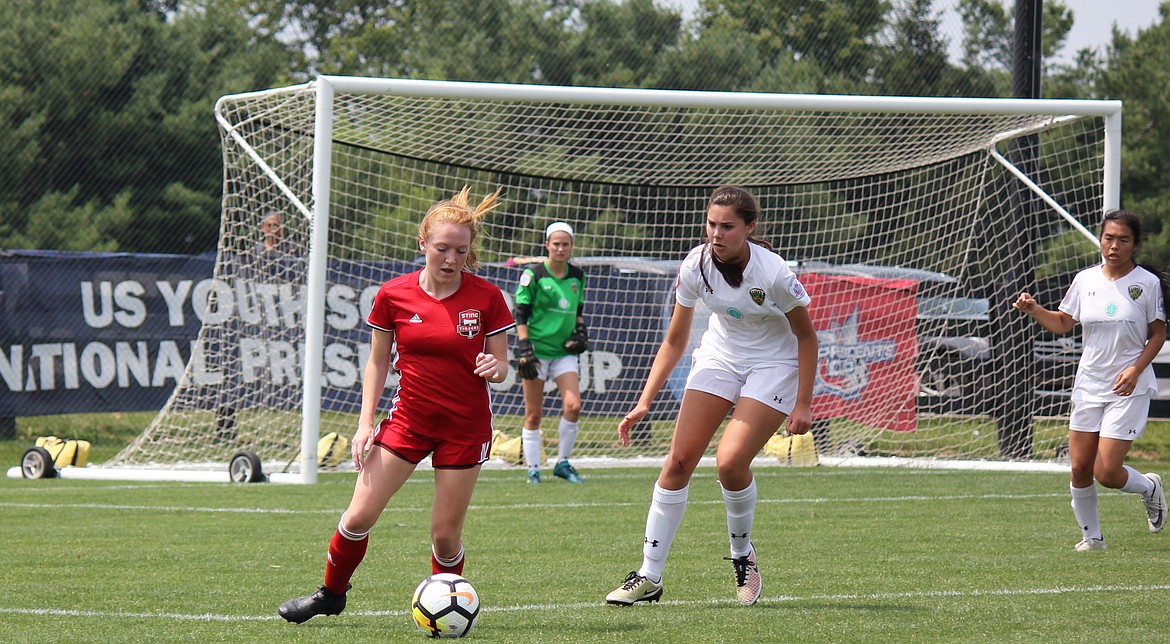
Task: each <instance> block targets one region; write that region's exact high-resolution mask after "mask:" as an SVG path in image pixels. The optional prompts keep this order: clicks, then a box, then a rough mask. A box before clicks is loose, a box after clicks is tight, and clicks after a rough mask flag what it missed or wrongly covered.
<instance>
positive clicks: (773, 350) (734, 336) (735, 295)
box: [675, 243, 811, 365]
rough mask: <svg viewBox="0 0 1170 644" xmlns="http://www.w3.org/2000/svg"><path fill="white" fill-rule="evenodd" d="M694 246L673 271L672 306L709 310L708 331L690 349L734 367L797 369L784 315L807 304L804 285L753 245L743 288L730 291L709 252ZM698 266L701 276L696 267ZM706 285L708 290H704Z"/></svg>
mask: <svg viewBox="0 0 1170 644" xmlns="http://www.w3.org/2000/svg"><path fill="white" fill-rule="evenodd" d="M704 248H705V245H703V246H696V247H695V248H692V249H691V252H690V253H688V254H687V257H686V259H684V260H683V263H682V265H680V266H679V269H678V279H677V280H676V281H675V301H677V302H678V303H679V304H680V305H682V306H685V307H687V308H694V307H695V304H696V303H697V302H698V301H699V300H702V301H703V304H705V305H706V306H707V308H709V309H710V310H711V319H710V321H709V323H708V325H707V332H706V333H704V334H703V339H702V340H701V341H700V343H699V348H698V349H696V350H695V354H694V355H695V356H696V357H698V356H700V355H703V354H707V355H712V356H715V357H720V358H724V359H726V360H730V361H732V362H733V363H734V364H741V365H743V364H761V363H773V364H791V365H796V364H797V348H796V347H797V344H796V336H795V335H793V333H792V328H791V327H790V326H789V325H788V318H787V317H785V316H784V314H785V313H787V312H788V311H791V310H792V309H793V308H794V307H797V306H806V307H807V306H808V305H809V302H811V300H810V298H809V296H808V292H806V291H805V290H804V285H803V284H801V283H800V280H799V279H798V278H797V277H796V274H795V273H793V272H792V269H790V268H788V264H786V263H785V262H784V259H783V258H781V257H780V256H779V255H777V254H776V253H773V252H771V251H769V250H768V249H766V248H764V247H763V246H759V245H757V244H754V243H749V244H748V249H749V252H750V253H751V257H750V258H749V259H748V263H747V266H745V267H744V270H743V283H742V284H740V286H739V288H732V287H731V285H730V284H728V283H727V280H725V279H724V278H723V275H722V274H720V273H719V269H717V268H715V263H714V260H713V259H712V257H711V252H710V250H706V251H704ZM700 261H701V262H702V264H703V272H705V273H706V275H707V281H706V282H704V281H703V275H702V274H701V273H700V272H699V262H700ZM708 285H710V288H708Z"/></svg>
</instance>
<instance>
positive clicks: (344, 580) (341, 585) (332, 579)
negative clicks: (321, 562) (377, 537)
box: [325, 532, 370, 595]
mask: <svg viewBox="0 0 1170 644" xmlns="http://www.w3.org/2000/svg"><path fill="white" fill-rule="evenodd" d="M369 543H370V537H369V535H366V536H364V537H362V538H361V539H360V540H359V541H352V540H350V539H346V538H345V537H344V536H342V534H341V532H334V533H333V540H332V541H330V542H329V556H328V557H326V559H325V587H326V588H328V589H329V591H330V592H332V593H335V594H338V595H340V594H341V593H344V592H345V591H346V589H347V588H348V587H349V578H350V577H353V571H354V570H357V567H358V564H360V563H361V562H362V559H363V558H365V556H366V546H367V545H369Z"/></svg>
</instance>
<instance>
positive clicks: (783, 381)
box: [687, 352, 800, 414]
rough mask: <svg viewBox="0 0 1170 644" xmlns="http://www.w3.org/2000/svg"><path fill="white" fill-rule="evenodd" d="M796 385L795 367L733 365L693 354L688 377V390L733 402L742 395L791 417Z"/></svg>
mask: <svg viewBox="0 0 1170 644" xmlns="http://www.w3.org/2000/svg"><path fill="white" fill-rule="evenodd" d="M696 353H697V352H696ZM799 382H800V379H799V370H798V369H797V367H796V366H795V365H787V364H777V363H774V362H772V363H765V364H755V365H733V364H731V363H729V362H727V361H726V360H721V359H719V358H715V357H712V356H704V355H696V356H694V362H693V364H692V365H691V373H690V375H688V376H687V389H694V390H695V391H702V392H706V393H709V394H713V395H715V396H719V397H720V398H723V399H725V400H730V401H731V402H733V403H734V402H738V401H739V398H740V396H743V397H744V398H751V399H752V400H758V401H760V402H762V403H764V404H765V405H767V406H769V407H771V408H772V409H775V410H777V411H779V412H782V413H784V414H791V413H792V409H793V408H794V407H796V390H797V388H798V385H799Z"/></svg>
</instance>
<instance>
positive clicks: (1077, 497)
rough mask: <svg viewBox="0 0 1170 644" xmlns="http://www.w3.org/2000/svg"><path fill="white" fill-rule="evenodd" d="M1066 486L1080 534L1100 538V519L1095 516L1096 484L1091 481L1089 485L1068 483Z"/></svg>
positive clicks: (1089, 537)
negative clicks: (1077, 485) (1075, 485)
mask: <svg viewBox="0 0 1170 644" xmlns="http://www.w3.org/2000/svg"><path fill="white" fill-rule="evenodd" d="M1068 488H1069V491H1070V492H1072V509H1073V516H1075V517H1076V518H1077V525H1079V526H1080V527H1081V534H1083V535H1084V538H1086V539H1100V538H1101V520H1100V518H1099V517H1098V516H1097V484H1096V483H1093V484H1092V485H1090V486H1089V487H1073V486H1072V484H1071V483H1070V484H1069V486H1068Z"/></svg>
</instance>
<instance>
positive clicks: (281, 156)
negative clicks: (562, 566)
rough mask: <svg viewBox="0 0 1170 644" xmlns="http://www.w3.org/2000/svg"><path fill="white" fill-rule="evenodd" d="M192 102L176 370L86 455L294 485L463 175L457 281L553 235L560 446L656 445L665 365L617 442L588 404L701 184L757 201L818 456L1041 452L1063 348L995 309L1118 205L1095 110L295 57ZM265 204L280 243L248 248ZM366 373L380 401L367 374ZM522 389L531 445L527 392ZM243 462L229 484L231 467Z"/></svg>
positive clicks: (693, 224) (1110, 151) (1064, 380)
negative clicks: (479, 211) (128, 438)
mask: <svg viewBox="0 0 1170 644" xmlns="http://www.w3.org/2000/svg"><path fill="white" fill-rule="evenodd" d="M215 117H216V118H217V119H218V122H219V125H220V132H221V134H222V139H223V150H224V168H225V171H224V200H223V218H222V224H221V232H220V244H219V250H218V261H217V264H216V268H215V273H214V279H212V280H208V281H207V282H205V283H202V284H200V285H198V286H197V287H196V289H195V290H196V292H193V293H192V297H193V298H194V300H195V301H196V302H198V303H205V304H206V313H205V315H204V326H203V328H202V330H201V332H200V334H199V338H198V340H197V342H196V349H195V351H194V355H193V357H192V359H191V361H190V364H189V365H188V367H187V371H186V375H185V377H184V379H183V382H182V383H181V384H180V385H179V386H178V387H177V388H176V390H175V392H174V394H173V396H172V397H171V398H170V400H169V402H168V403H167V404H166V406H165V408H164V409H162V410H161V412H160V413H159V415H158V416H157V418H156V419H155V420H154V421H153V422H152V423H151V424H150V426H149V427H148V428H146V429H145V431H144V432H143V433H142V435H141V436H140V437H139V438H138V439H137V440H136V441H134V443H133V444H131V445H129V446H128V447H127V448H126V449H124V450H123V451H122V452H121V453H120V454H118V455H117V457H116V458H114V459H113V460H112V461H111V462H109V463H107V464H105V466H104V467H106V468H110V469H143V470H152V471H154V470H165V471H168V472H169V473H170V474H169V475H168V476H173V475H175V474H176V473H181V472H189V471H195V470H200V469H211V470H215V471H218V472H219V473H220V476H222V473H223V471H224V470H225V469H226V468H227V463H228V462H229V460H231V458H232V456H233V455H234V454H240V453H246V454H248V455H252V456H255V457H257V458H258V459H259V460H258V461H257V463H256V465H258V466H260V467H262V468H263V471H264V472H265V473H268V474H270V475H272V476H274V477H280V476H284V477H287V478H288V480H293V481H300V482H305V483H312V482H314V481H315V480H316V478H317V472H318V470H319V469H321V468H327V467H333V466H334V464H336V463H337V459H332V460H324V464H322V460H321V459H319V457H320V454H319V453H318V448H319V445H321V441H320V439H321V438H322V437H324V436H327V435H329V434H337V435H340V436H344V437H349V436H352V434H353V431H354V429H355V428H356V422H357V412H358V406H359V400H360V396H361V374H362V369H363V366H364V363H365V360H366V352H367V349H366V347H367V343H368V331H367V329H366V327H365V324H364V321H365V317H366V315H367V313H368V311H369V307H370V303H371V300H372V296H373V294H374V292H375V291H376V289H377V288H378V286H379V285H380V284H381V283H382V282H383V281H385V280H387V279H389V278H391V277H393V276H396V275H400V274H402V273H403V272H405V271H412V270H416V269H417V268H419V267H420V266H421V264H420V263H419V249H418V244H417V239H416V238H417V230H418V223H419V221H420V219H421V217H422V215H423V213H424V212H425V210H426V208H427V207H428V206H429V205H430V204H432V203H433V202H435V201H437V200H439V199H442V198H446V197H449V196H451V195H452V194H454V193H455V192H457V191H458V190H459V189H460V188H462V187H463V186H464V185H470V186H471V187H472V190H473V194H475V195H482V194H485V193H487V192H490V191H493V190H495V189H496V188H502V189H503V207H502V208H501V209H499V210H498V211H497V212H496V213H494V214H493V215H492V216H491V217H490V221H489V222H488V223H489V226H488V239H487V240H486V241H485V244H484V252H483V253H482V255H481V259H483V260H485V265H484V267H483V268H482V270H481V274H482V275H484V276H485V277H486V278H488V279H489V280H492V281H493V282H495V283H497V284H498V285H499V286H500V288H501V289H502V290H503V291H504V293H505V294H506V295H507V296H508V297H509V300H510V298H511V293H512V292H513V290H514V288H515V283H516V280H517V279H518V277H519V274H520V268H519V265H520V264H522V263H523V262H524V261H526V260H525V259H524V258H532V257H536V258H538V259H539V257H540V256H542V254H543V252H544V251H543V247H542V231H543V230H544V228H545V226H546V225H547V224H549V223H550V222H553V221H566V222H568V223H570V224H571V225H572V226H573V227H574V229H575V230H576V248H575V251H574V255H575V258H576V260H575V261H577V262H578V263H579V264H580V265H581V266H582V267H583V268H584V269H585V271H586V274H587V279H588V284H587V290H586V299H587V302H588V304H587V313H586V319H587V321H588V324H589V328H590V333H591V342H592V346H591V349H590V351H588V352H587V353H585V354H584V355H583V356H582V360H581V371H580V375H581V388H582V394H583V402H584V410H583V415H582V420H581V431H580V434H579V438H578V444H577V451H576V454H575V456H576V458H577V459H578V461H580V460H582V459H584V460H586V461H588V459H592V458H596V459H603V458H612V459H619V460H622V461H624V462H632V463H642V462H654V461H655V460H660V459H661V458H662V456H663V455H664V454H665V453H666V449H667V446H668V444H669V438H670V433H671V429H672V421H673V416H674V412H675V410H676V409H677V404H678V402H677V397H678V396H679V395H681V389H682V383H683V379H684V378H685V375H686V369H687V367H688V365H689V363H688V361H687V360H688V359H684V362H683V364H681V365H680V367H679V369H678V370H676V373H675V374H674V377H672V378H671V381H670V383H668V386H667V387H666V388H664V390H663V392H662V393H661V395H660V396H659V397H658V400H657V402H656V405H655V408H654V409H653V410H652V414H651V418H650V419H649V421H648V422H646V423H645V424H644V426H642V427H639V428H638V429H637V431H636V432H635V436H634V438H635V442H634V445H632V446H630V447H621V446H619V445H618V444H617V440H616V424H617V421H618V419H619V418H620V417H621V416H622V415H624V414H625V412H626V411H627V410H628V409H629V408H630V407H631V406H632V404H633V402H634V401H635V400H636V398H637V396H638V393H639V391H640V388H641V385H642V383H643V381H644V379H645V377H646V374H647V371H648V369H649V365H650V363H651V361H652V359H653V355H654V352H655V350H656V348H657V345H658V343H659V342H660V341H661V339H662V335H663V331H664V329H665V327H666V324H667V320H668V316H669V312H670V306H671V302H672V297H673V295H672V292H671V289H672V284H673V278H674V272H675V267H676V266H677V264H678V261H679V260H680V259H681V258H682V257H683V255H684V254H685V253H686V251H687V250H688V249H689V248H691V247H692V246H694V245H696V244H697V243H699V240H700V236H701V235H702V232H703V228H702V224H703V217H704V208H705V205H706V199H707V198H708V196H709V195H710V193H711V191H712V190H713V189H714V188H715V187H717V186H719V185H722V184H738V185H742V186H744V187H746V188H748V189H750V190H751V191H752V192H754V193H755V194H756V195H757V196H758V198H759V199H760V202H761V205H762V207H763V209H764V215H763V218H762V221H761V224H762V225H761V228H760V229H759V230H758V231H757V232H758V233H759V234H760V236H762V237H763V238H765V239H766V240H768V241H769V242H770V243H771V244H772V245H773V246H774V247H775V248H776V250H777V252H779V253H780V254H781V255H783V256H784V258H785V259H787V260H789V261H790V262H791V263H792V266H793V267H794V269H795V270H797V271H798V272H799V273H800V274H801V275H802V278H803V279H804V281H805V284H806V286H807V287H808V289H809V291H810V292H811V293H812V295H813V298H814V308H813V309H812V313H813V316H814V322H815V323H816V325H817V329H818V334H819V338H820V352H821V360H820V365H819V368H818V381H817V399H816V404H815V405H814V413H815V415H816V417H817V420H816V429H815V431H814V434H815V438H816V447H817V451H818V453H819V455H820V462H821V463H847V462H856V459H861V458H872V457H875V456H876V457H882V458H885V459H887V461H888V462H894V463H900V462H903V461H907V462H908V461H910V460H913V461H914V462H918V463H934V464H936V465H946V464H949V463H954V462H956V461H962V462H972V461H975V462H984V463H1009V462H1056V461H1058V460H1059V459H1060V458H1061V456H1062V450H1063V449H1064V440H1065V438H1064V437H1065V433H1066V428H1065V420H1064V419H1063V418H1061V416H1063V415H1065V414H1066V413H1067V409H1066V407H1067V393H1068V386H1069V384H1070V383H1071V374H1072V368H1073V366H1074V365H1075V360H1076V357H1077V351H1078V346H1077V343H1076V341H1075V338H1074V339H1073V340H1071V341H1067V340H1066V341H1057V340H1056V339H1054V338H1049V337H1045V336H1044V335H1043V334H1042V332H1041V331H1040V330H1039V328H1038V327H1036V325H1034V324H1028V323H1027V321H1026V320H1023V319H1021V318H1022V316H1019V315H1018V314H1017V315H1013V313H1014V312H1012V311H1010V310H1009V307H1008V302H1010V300H1011V299H1013V298H1014V296H1015V294H1016V293H1017V292H1018V290H1020V289H1022V288H1027V289H1030V290H1033V291H1035V292H1037V293H1038V297H1039V298H1040V299H1041V301H1043V302H1044V303H1045V304H1046V305H1054V304H1055V303H1056V302H1057V301H1058V300H1059V297H1060V295H1061V292H1062V289H1063V288H1064V287H1065V286H1066V285H1067V283H1068V281H1069V280H1070V278H1071V275H1072V274H1073V272H1075V271H1076V270H1077V269H1079V268H1081V267H1083V266H1086V265H1088V264H1091V263H1093V262H1094V261H1096V257H1097V250H1096V244H1095V241H1094V240H1095V233H1096V231H1095V229H1096V226H1097V224H1098V222H1099V220H1100V216H1101V214H1102V212H1103V211H1104V210H1106V209H1109V208H1113V207H1116V206H1117V205H1118V201H1119V197H1118V186H1119V155H1120V123H1121V104H1120V103H1119V102H1116V101H1082V100H1010V99H959V98H892V97H873V96H814V95H784V94H766V93H727V92H688V91H657V90H638V89H606V88H590V87H550V86H538V85H506V84H490V83H468V82H439V81H422V80H392V79H376V78H348V77H335V76H322V77H319V78H317V79H316V80H314V81H312V82H309V83H306V84H302V85H296V86H292V87H284V88H277V89H271V90H267V91H260V92H252V93H247V94H239V95H232V96H225V97H223V98H222V99H220V101H219V102H218V104H217V105H216V109H215ZM272 213H278V214H279V215H280V216H281V217H282V220H283V225H284V236H283V238H282V242H281V245H280V248H279V249H278V251H279V252H271V249H267V252H266V250H265V249H262V248H260V244H261V242H262V241H263V239H264V237H263V234H264V233H263V232H262V230H261V226H262V220H264V219H265V217H267V216H269V215H270V214H272ZM518 262H519V264H518ZM696 317H697V319H698V320H699V322H698V324H697V326H698V327H700V328H697V329H696V330H695V332H694V333H693V338H692V341H693V342H697V340H698V337H699V335H700V334H701V330H702V329H701V327H702V325H703V324H705V317H704V316H703V315H697V316H696ZM387 384H388V388H387V396H389V394H390V392H391V391H392V388H393V385H394V384H395V383H394V376H393V374H392V375H391V378H390V380H389V381H388V383H387ZM450 395H451V396H452V397H457V396H459V395H461V394H460V392H458V391H452V392H450ZM493 401H494V405H495V409H496V412H497V414H498V415H497V421H496V427H497V429H498V430H500V431H502V432H504V433H505V434H510V435H513V436H514V435H516V434H518V433H519V430H520V420H521V415H522V413H523V407H522V404H523V403H522V399H521V394H520V384H519V382H518V381H517V380H516V379H515V376H514V375H513V376H512V377H510V378H509V380H507V381H506V382H504V383H502V384H500V385H499V386H495V387H494V393H493ZM546 405H547V406H546V409H545V424H544V434H545V440H546V442H547V443H548V447H549V452H550V453H555V449H554V448H553V444H555V442H556V419H557V416H558V413H559V407H558V398H557V396H556V394H555V392H550V394H549V395H548V396H547V398H546ZM331 444H332V443H331ZM761 458H762V459H767V458H770V456H767V455H765V456H763V457H761ZM346 461H347V459H343V460H341V463H340V467H345V466H346ZM243 465H244V466H245V467H243V468H242V469H241V470H240V472H235V471H233V476H235V475H236V474H240V475H241V476H242V477H244V478H247V477H248V475H249V474H250V473H251V472H252V468H251V467H248V466H249V465H250V463H243Z"/></svg>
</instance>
